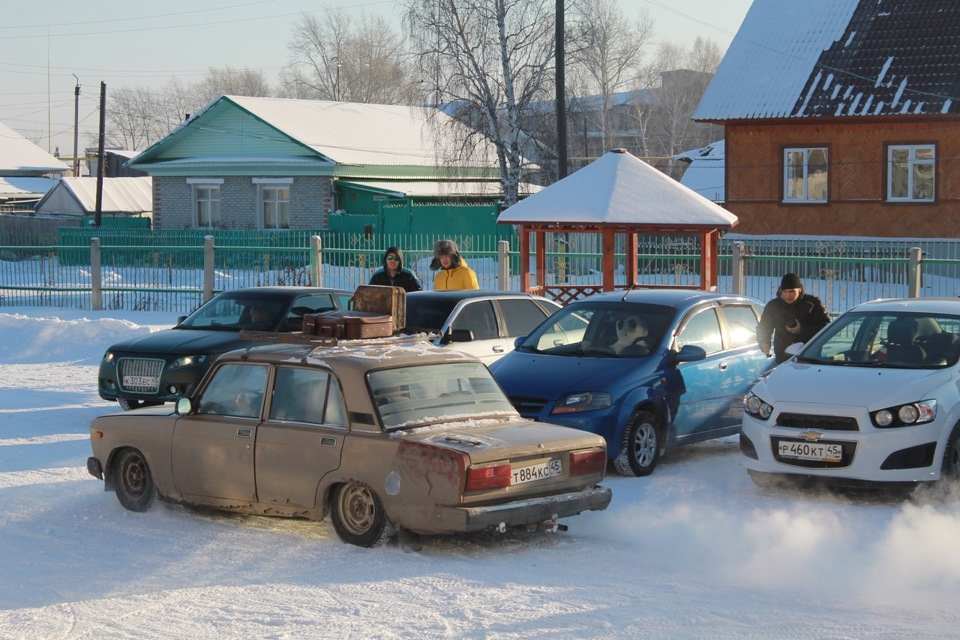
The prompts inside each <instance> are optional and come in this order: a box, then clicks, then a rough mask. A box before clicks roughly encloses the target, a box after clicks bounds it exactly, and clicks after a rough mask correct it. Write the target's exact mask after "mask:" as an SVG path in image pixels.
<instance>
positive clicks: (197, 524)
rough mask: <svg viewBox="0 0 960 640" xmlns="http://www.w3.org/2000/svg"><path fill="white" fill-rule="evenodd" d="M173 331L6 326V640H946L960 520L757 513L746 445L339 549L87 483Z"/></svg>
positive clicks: (27, 323) (0, 335) (104, 323)
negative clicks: (544, 524)
mask: <svg viewBox="0 0 960 640" xmlns="http://www.w3.org/2000/svg"><path fill="white" fill-rule="evenodd" d="M173 321H174V317H173V315H172V314H155V313H137V312H127V313H124V314H123V315H122V316H118V315H112V314H111V313H108V312H102V313H97V312H81V311H61V310H56V309H44V308H18V309H10V308H4V309H3V310H0V541H2V544H3V548H2V553H0V637H2V638H31V639H34V638H70V639H78V638H80V639H82V638H96V639H97V640H100V639H107V638H131V637H137V638H363V639H366V638H412V637H416V638H537V639H538V640H539V639H542V638H711V639H713V638H738V639H740V638H764V639H766V638H891V639H893V638H904V637H908V636H909V637H915V638H956V637H957V635H958V631H957V630H958V628H960V610H958V608H957V602H958V601H960V544H958V542H960V500H956V499H949V498H947V499H944V498H943V497H938V498H936V499H931V498H930V497H929V496H920V497H917V496H915V497H914V498H912V499H909V500H896V499H891V498H883V497H881V498H870V499H854V498H850V497H839V496H833V495H829V494H824V493H800V492H779V493H765V492H762V491H760V490H759V489H756V488H755V487H754V486H753V484H752V483H751V482H750V480H749V478H748V476H747V474H746V472H745V471H744V469H743V468H742V466H741V464H740V461H739V458H738V456H739V453H738V450H737V443H736V440H735V439H732V438H731V439H724V440H720V441H716V442H713V443H706V444H701V445H694V446H692V447H688V448H686V449H676V450H674V451H673V452H672V454H670V455H668V457H667V458H666V459H664V461H663V462H662V463H661V466H660V467H659V468H658V469H657V471H656V472H655V473H654V474H653V476H651V477H649V478H645V479H635V478H634V479H630V478H620V477H616V476H611V477H609V478H608V479H607V481H606V482H605V484H607V485H608V486H610V487H612V489H613V492H614V499H613V502H612V504H611V505H610V507H609V508H608V509H607V510H606V511H604V512H600V513H588V514H584V515H581V516H578V517H576V518H571V519H569V520H567V521H566V524H568V525H569V526H570V530H569V531H568V532H566V533H556V534H550V533H540V534H524V535H515V534H514V535H508V536H506V537H501V536H479V537H473V538H433V539H428V540H426V541H425V543H424V545H423V549H422V551H420V552H418V553H408V552H404V551H402V550H401V549H399V548H398V547H396V546H394V545H388V546H384V547H380V548H375V549H360V548H357V547H352V546H349V545H346V544H343V543H341V542H340V541H339V540H338V539H337V538H336V536H335V534H334V533H333V531H332V528H331V527H330V525H329V524H328V523H326V522H325V523H319V524H318V523H309V522H300V521H289V520H278V519H269V518H263V517H244V516H237V515H232V514H219V513H214V512H205V511H196V510H190V509H185V508H182V507H177V506H169V505H159V506H158V507H157V508H155V509H154V510H152V511H150V512H148V513H145V514H136V513H132V512H128V511H125V510H124V509H123V508H122V507H121V506H120V504H119V503H118V502H117V500H116V497H115V496H114V495H113V494H110V493H105V492H104V491H103V490H102V485H101V483H99V482H98V481H97V480H95V479H94V478H93V477H91V476H89V475H88V474H87V471H86V468H85V462H86V458H87V456H88V455H89V451H90V446H89V443H88V439H87V429H88V424H89V421H90V419H91V418H93V417H94V416H97V415H101V414H103V413H107V412H112V411H115V410H116V405H113V404H109V403H106V402H103V401H102V400H100V399H99V397H98V396H97V393H96V385H95V378H96V368H97V362H98V360H99V358H100V356H101V355H102V353H103V351H104V349H105V348H106V347H107V346H108V345H109V344H110V343H112V342H114V341H116V340H119V339H121V338H124V337H127V336H132V335H135V334H138V333H143V332H147V331H152V330H157V329H161V328H165V327H167V326H170V325H171V324H172V323H173Z"/></svg>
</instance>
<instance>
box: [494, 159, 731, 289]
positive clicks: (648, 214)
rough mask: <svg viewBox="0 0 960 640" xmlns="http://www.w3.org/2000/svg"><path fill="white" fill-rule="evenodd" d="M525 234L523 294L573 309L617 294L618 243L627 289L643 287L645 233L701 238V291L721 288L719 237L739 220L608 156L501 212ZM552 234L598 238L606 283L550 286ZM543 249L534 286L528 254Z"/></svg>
mask: <svg viewBox="0 0 960 640" xmlns="http://www.w3.org/2000/svg"><path fill="white" fill-rule="evenodd" d="M497 222H498V223H499V224H511V225H515V226H517V227H518V228H519V234H520V256H521V260H520V265H521V266H520V289H521V290H522V291H526V292H530V293H538V294H540V295H546V296H547V297H550V298H553V299H555V300H557V301H559V302H561V303H567V302H570V301H571V300H576V299H578V298H581V297H583V296H586V295H590V294H592V293H597V292H599V291H613V290H614V289H615V288H616V286H615V284H614V270H615V258H614V248H615V240H616V237H617V235H618V234H625V236H626V283H625V287H626V288H628V289H629V288H634V287H638V286H651V285H640V284H639V282H638V277H637V269H638V258H637V255H638V249H639V243H638V238H637V236H638V234H657V235H680V234H683V235H697V236H698V237H699V239H700V243H699V244H700V258H701V261H700V263H701V265H702V272H701V274H700V285H699V286H697V287H690V288H697V289H705V290H709V289H714V288H716V286H717V268H718V267H717V265H718V255H717V251H718V245H719V242H720V235H721V233H722V232H725V231H726V230H728V229H729V228H730V227H732V226H733V225H735V224H736V223H737V217H736V216H735V215H733V214H732V213H730V212H729V211H727V210H726V209H724V208H723V207H721V206H719V205H717V204H714V203H713V202H711V201H709V200H707V199H706V198H704V197H703V196H701V195H699V194H698V193H696V192H694V191H692V190H690V189H688V188H687V187H685V186H683V185H682V184H680V183H679V182H677V181H676V180H674V179H673V178H670V177H669V176H667V175H665V174H663V173H662V172H660V171H658V170H657V169H654V168H653V167H651V166H650V165H648V164H647V163H646V162H643V161H642V160H640V159H639V158H636V157H635V156H633V155H631V154H630V153H628V152H627V151H625V150H623V149H615V150H613V151H610V152H608V153H606V154H604V155H603V156H602V157H600V158H598V159H597V160H595V161H594V162H592V163H590V164H589V165H587V166H586V167H584V168H583V169H581V170H579V171H577V172H576V173H574V174H571V175H569V176H567V177H566V178H564V179H563V180H560V181H558V182H556V183H554V184H552V185H550V186H549V187H547V188H546V189H544V190H542V191H540V192H539V193H536V194H534V195H532V196H530V197H528V198H527V199H525V200H523V201H521V202H519V203H517V204H515V205H513V206H512V207H510V208H509V209H506V210H505V211H503V213H501V214H500V217H499V218H498V220H497ZM547 233H599V234H600V235H601V249H602V258H601V265H602V276H603V277H602V284H601V285H599V286H597V285H583V284H562V283H556V284H551V285H549V286H548V285H547V284H546V283H545V282H544V280H545V278H544V274H546V267H547V256H546V254H547V247H546V234H547ZM531 240H532V241H533V246H534V247H535V248H536V257H535V261H534V263H535V272H536V273H537V274H538V283H537V285H536V286H532V285H531V271H530V262H529V259H528V256H529V255H530V248H531Z"/></svg>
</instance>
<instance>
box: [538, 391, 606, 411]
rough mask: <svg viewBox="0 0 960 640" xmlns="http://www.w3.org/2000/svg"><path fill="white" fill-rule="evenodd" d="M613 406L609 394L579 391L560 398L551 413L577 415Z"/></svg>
mask: <svg viewBox="0 0 960 640" xmlns="http://www.w3.org/2000/svg"><path fill="white" fill-rule="evenodd" d="M611 404H613V399H612V398H611V397H610V394H609V393H605V392H603V391H581V392H578V393H568V394H567V395H565V396H562V397H561V398H560V399H559V400H558V401H557V404H556V406H554V407H553V411H551V413H579V412H580V411H596V410H597V409H606V408H607V407H609V406H610V405H611Z"/></svg>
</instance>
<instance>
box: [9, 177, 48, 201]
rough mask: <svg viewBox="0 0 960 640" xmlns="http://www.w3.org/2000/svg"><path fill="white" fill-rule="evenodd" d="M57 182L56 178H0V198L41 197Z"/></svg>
mask: <svg viewBox="0 0 960 640" xmlns="http://www.w3.org/2000/svg"><path fill="white" fill-rule="evenodd" d="M57 182H59V181H58V180H56V179H55V178H34V177H29V176H0V198H13V197H23V196H35V197H39V196H42V195H43V194H45V193H47V192H48V191H50V189H52V188H53V187H54V186H56V184H57Z"/></svg>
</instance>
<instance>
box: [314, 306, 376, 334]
mask: <svg viewBox="0 0 960 640" xmlns="http://www.w3.org/2000/svg"><path fill="white" fill-rule="evenodd" d="M303 334H304V335H309V336H318V337H322V338H337V339H338V340H361V339H364V338H383V337H386V336H389V335H392V334H393V318H391V317H390V316H388V315H384V314H382V313H373V312H368V311H355V310H353V309H341V310H339V311H327V312H325V313H308V314H304V316H303Z"/></svg>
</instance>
